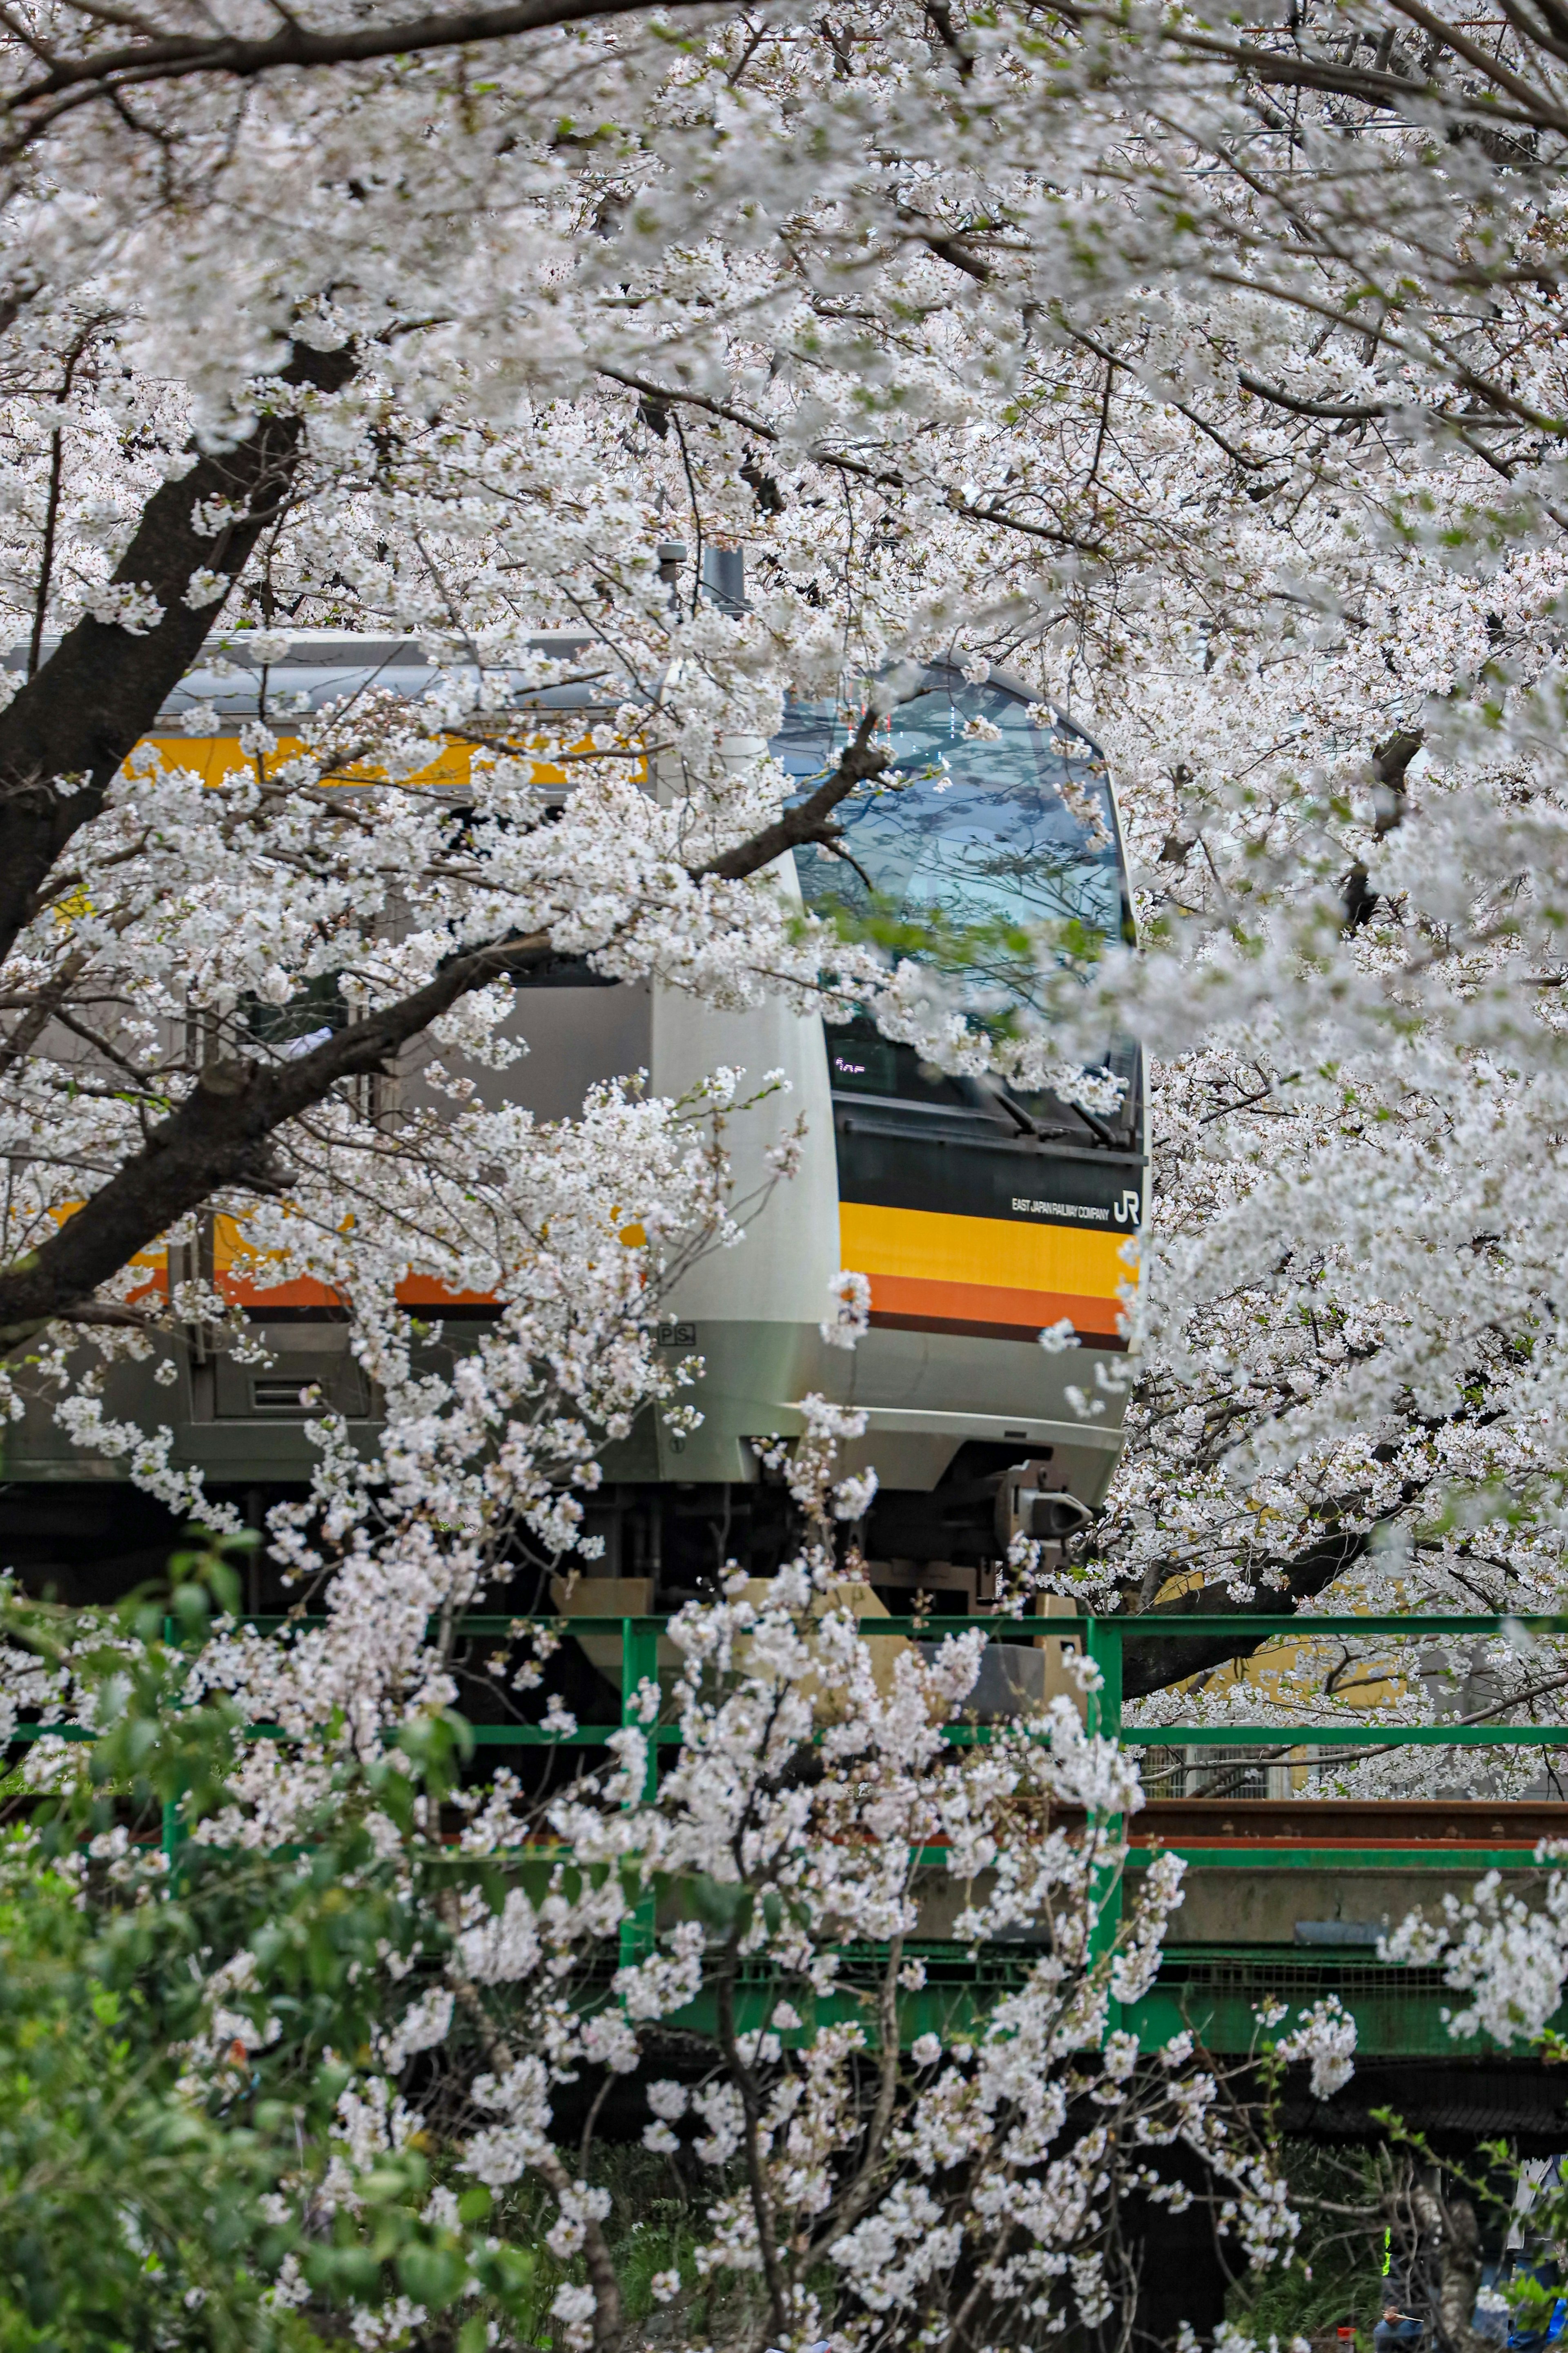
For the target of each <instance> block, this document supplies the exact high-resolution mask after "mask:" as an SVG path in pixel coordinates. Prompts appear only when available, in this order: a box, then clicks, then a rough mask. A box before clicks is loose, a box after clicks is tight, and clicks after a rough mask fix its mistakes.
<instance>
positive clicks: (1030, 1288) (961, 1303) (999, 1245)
mask: <svg viewBox="0 0 1568 2353" xmlns="http://www.w3.org/2000/svg"><path fill="white" fill-rule="evenodd" d="M838 1239H839V1256H840V1261H841V1262H842V1264H843V1265H844V1266H845V1267H846V1268H847V1269H848V1270H849V1271H853V1272H855V1273H858V1274H864V1275H867V1276H868V1277H869V1278H870V1283H871V1314H872V1316H873V1318H874V1319H876V1320H877V1321H879V1322H886V1323H892V1324H910V1325H913V1326H916V1327H918V1328H924V1329H930V1330H944V1329H945V1330H949V1331H966V1332H973V1333H1000V1332H1006V1333H1011V1334H1015V1335H1016V1336H1017V1337H1019V1338H1021V1339H1023V1338H1029V1337H1032V1335H1034V1334H1035V1333H1036V1332H1037V1331H1040V1330H1042V1329H1043V1328H1044V1327H1045V1326H1046V1325H1047V1324H1059V1323H1060V1322H1062V1320H1063V1319H1064V1318H1066V1319H1067V1320H1068V1321H1069V1322H1070V1323H1071V1324H1072V1326H1073V1329H1074V1330H1075V1331H1076V1332H1078V1333H1079V1334H1081V1335H1083V1337H1084V1338H1086V1339H1090V1340H1096V1341H1099V1342H1100V1343H1102V1344H1103V1343H1107V1342H1109V1343H1110V1344H1111V1345H1115V1344H1117V1342H1118V1341H1119V1340H1120V1339H1121V1324H1122V1316H1123V1310H1122V1302H1121V1293H1122V1290H1123V1288H1124V1287H1125V1286H1127V1285H1129V1284H1131V1283H1132V1282H1136V1280H1137V1273H1136V1269H1135V1267H1134V1266H1133V1265H1131V1264H1130V1263H1129V1261H1128V1260H1127V1259H1125V1258H1123V1256H1122V1254H1121V1253H1122V1250H1123V1248H1124V1246H1125V1242H1126V1240H1127V1237H1125V1236H1124V1235H1121V1234H1118V1233H1094V1232H1085V1231H1084V1230H1082V1229H1081V1228H1079V1227H1075V1226H1053V1225H1045V1224H1041V1225H1024V1224H1021V1223H1018V1222H1016V1221H1015V1220H1014V1219H1008V1218H963V1217H950V1216H946V1215H944V1214H942V1213H941V1212H939V1211H935V1210H931V1209H888V1208H877V1207H874V1206H872V1205H871V1204H869V1203H867V1202H862V1201H845V1202H843V1203H841V1204H840V1207H839V1211H838Z"/></svg>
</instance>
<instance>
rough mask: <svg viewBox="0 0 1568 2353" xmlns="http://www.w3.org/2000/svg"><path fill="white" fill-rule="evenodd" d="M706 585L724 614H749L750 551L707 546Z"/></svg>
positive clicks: (704, 579)
mask: <svg viewBox="0 0 1568 2353" xmlns="http://www.w3.org/2000/svg"><path fill="white" fill-rule="evenodd" d="M702 586H703V587H704V589H705V590H706V591H707V593H708V595H709V596H710V597H711V598H712V599H713V602H714V603H715V605H717V606H718V607H719V610H720V611H721V613H749V612H750V611H751V609H752V608H751V607H750V606H749V605H748V604H747V602H746V551H745V549H744V548H743V547H705V548H704V549H703V551H702Z"/></svg>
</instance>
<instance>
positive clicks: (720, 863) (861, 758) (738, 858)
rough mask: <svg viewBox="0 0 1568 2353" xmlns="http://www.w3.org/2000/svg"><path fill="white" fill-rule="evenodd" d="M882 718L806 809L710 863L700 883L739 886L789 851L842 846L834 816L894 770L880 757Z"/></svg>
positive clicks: (867, 718) (864, 727) (867, 719)
mask: <svg viewBox="0 0 1568 2353" xmlns="http://www.w3.org/2000/svg"><path fill="white" fill-rule="evenodd" d="M881 715H882V714H881V713H880V712H876V711H868V712H866V713H865V714H864V716H863V717H862V719H861V721H860V724H859V725H858V727H857V729H856V730H855V740H854V742H853V743H851V744H846V745H845V746H844V749H843V751H842V752H840V754H838V765H837V767H836V768H835V769H834V771H833V773H832V775H831V776H826V777H825V778H824V779H823V781H822V783H821V784H820V785H818V786H817V787H816V791H815V792H814V793H812V794H810V795H808V797H806V798H805V800H804V801H802V802H801V803H800V805H799V807H796V808H792V809H785V811H784V815H783V816H782V817H781V818H775V820H774V821H773V824H772V825H765V826H763V829H762V831H761V832H760V833H753V834H752V837H751V839H750V840H749V841H742V842H741V843H740V844H739V845H738V847H737V848H735V849H727V850H726V851H725V852H724V854H723V856H722V857H721V858H712V859H710V860H709V861H708V863H707V865H706V866H700V867H699V868H698V869H697V870H696V871H697V877H698V880H699V881H702V880H703V879H704V878H706V877H707V876H709V875H712V876H714V877H715V878H716V879H717V880H718V881H725V882H738V881H741V880H742V877H743V876H745V875H747V874H754V873H755V872H756V871H757V869H758V868H759V867H761V866H769V865H771V864H772V863H773V860H774V859H775V858H782V857H783V856H784V852H785V850H786V849H802V848H804V846H805V844H806V843H807V842H820V843H822V844H824V845H825V846H826V847H827V848H829V849H832V848H835V847H836V846H837V840H838V834H839V828H838V827H837V826H836V825H834V824H833V823H832V822H831V819H832V816H833V812H834V810H835V809H836V808H837V807H838V804H839V803H840V801H842V800H845V799H847V797H848V796H849V794H850V793H852V792H853V791H854V789H855V787H856V786H857V785H859V784H864V783H865V782H866V781H867V780H868V778H869V777H871V776H880V775H881V773H882V771H883V769H884V768H885V767H886V766H887V765H888V754H887V753H886V752H879V751H877V750H876V749H875V748H874V747H873V745H872V743H871V733H872V730H873V728H874V727H875V726H876V724H877V722H878V720H879V717H881Z"/></svg>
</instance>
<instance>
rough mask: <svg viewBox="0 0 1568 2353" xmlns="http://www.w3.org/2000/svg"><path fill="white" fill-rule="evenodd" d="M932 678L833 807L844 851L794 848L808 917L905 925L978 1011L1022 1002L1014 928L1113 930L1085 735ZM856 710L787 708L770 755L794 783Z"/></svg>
mask: <svg viewBox="0 0 1568 2353" xmlns="http://www.w3.org/2000/svg"><path fill="white" fill-rule="evenodd" d="M927 675H928V680H929V679H931V677H932V676H933V674H932V673H930V672H928V674H927ZM934 675H935V677H936V678H937V679H938V680H940V681H941V682H940V684H938V685H936V686H934V687H932V688H931V691H927V692H925V693H923V694H921V695H920V696H919V697H918V698H917V699H916V700H915V701H914V702H907V703H904V704H903V705H902V706H901V707H900V709H899V710H897V711H895V712H892V713H891V714H890V716H889V720H888V722H887V723H886V726H885V730H883V731H881V732H879V735H878V738H877V740H878V742H879V744H884V745H885V746H886V748H887V750H888V751H889V754H891V758H892V766H891V768H890V769H889V770H888V771H887V772H886V773H885V776H884V777H883V778H880V779H879V780H878V782H877V783H876V784H874V785H870V786H863V787H862V788H861V790H860V791H859V792H858V793H857V795H856V796H855V797H854V799H853V800H852V801H850V802H849V803H848V804H847V806H846V807H844V808H843V809H841V810H840V812H839V820H840V822H841V824H842V825H843V827H844V846H845V849H847V852H848V853H849V855H848V857H847V858H839V857H836V856H834V855H833V854H832V852H830V851H828V850H825V849H816V848H811V849H799V850H797V851H796V852H795V868H796V871H797V873H798V874H799V877H800V887H801V892H802V894H803V896H804V897H805V902H806V904H807V906H808V907H810V908H812V909H813V910H814V912H815V913H818V914H822V915H832V914H841V915H846V916H848V917H850V918H851V919H853V920H855V921H856V923H857V927H860V926H863V925H864V924H865V923H868V922H870V923H873V924H874V925H875V924H876V923H878V921H879V919H880V922H881V923H883V924H885V925H889V926H891V927H893V929H892V931H891V932H890V933H889V940H890V944H898V943H897V935H896V927H897V926H898V925H899V924H900V923H907V924H909V925H910V926H916V925H918V926H920V927H921V930H922V931H923V932H924V933H926V934H928V939H929V944H928V946H927V948H926V953H927V955H931V956H933V957H934V958H935V960H937V961H938V962H940V963H942V964H943V965H946V966H947V967H948V969H949V971H950V973H951V975H952V978H953V979H954V980H955V981H956V982H957V983H958V985H959V987H960V993H961V994H962V995H963V996H964V997H967V998H969V999H970V1000H971V1002H972V1003H973V1009H974V1010H975V1011H976V1012H978V1013H982V1014H984V1012H985V1011H987V1010H992V1009H994V1010H998V1011H999V1010H1000V1009H1001V1005H1000V1003H998V1002H997V1001H996V1000H997V999H1002V1000H1011V1001H1013V1002H1016V1001H1017V999H1018V997H1019V995H1020V994H1024V995H1026V994H1027V986H1028V984H1027V971H1028V965H1029V961H1030V959H1029V956H1028V955H1027V953H1026V952H1021V944H1020V943H1019V941H1018V939H1017V936H1016V935H1017V929H1018V927H1019V926H1026V927H1027V928H1028V929H1029V930H1031V931H1033V930H1035V929H1036V927H1037V926H1041V925H1051V924H1068V925H1072V926H1076V927H1078V928H1079V929H1080V930H1081V931H1082V932H1084V933H1088V934H1096V935H1098V936H1100V937H1102V938H1103V937H1105V936H1108V935H1109V936H1110V937H1112V938H1115V937H1118V936H1120V934H1121V931H1122V929H1123V892H1122V880H1121V857H1120V853H1119V850H1118V846H1117V840H1116V821H1115V818H1114V815H1113V813H1112V809H1111V804H1110V783H1109V779H1108V777H1107V776H1106V771H1105V764H1104V762H1103V760H1102V759H1101V758H1100V755H1099V754H1098V753H1097V752H1096V750H1095V748H1094V746H1093V745H1092V744H1090V743H1089V742H1088V740H1087V739H1086V738H1085V737H1083V736H1081V735H1079V734H1077V733H1074V732H1069V731H1068V729H1067V728H1066V727H1064V726H1060V725H1047V726H1043V727H1042V726H1037V725H1035V724H1034V723H1033V722H1032V721H1031V719H1030V717H1029V707H1028V705H1027V704H1026V703H1025V702H1024V701H1023V699H1022V697H1021V696H1019V695H1016V694H1015V693H1012V692H1011V691H1008V690H1007V689H1005V688H1004V687H999V686H994V685H991V684H985V685H979V686H976V685H973V684H970V683H969V682H968V681H965V680H963V679H962V678H961V677H960V676H959V675H958V674H957V673H956V672H953V673H952V683H951V685H949V683H948V681H947V678H946V676H945V675H944V674H942V673H940V672H939V673H935V674H934ZM857 716H858V714H850V713H847V712H844V711H843V710H842V708H841V707H840V706H838V705H837V704H834V703H828V702H819V703H792V704H791V705H790V706H789V708H788V710H787V711H786V712H785V715H784V728H783V730H782V732H781V733H780V734H779V735H778V736H777V737H775V739H774V742H773V751H774V754H775V755H776V757H777V758H778V759H779V760H780V761H781V762H782V763H783V765H784V767H785V768H787V769H788V770H789V772H790V774H791V775H792V776H796V777H798V778H799V779H800V783H801V786H803V787H809V786H810V784H811V783H812V782H813V780H815V779H816V778H818V777H820V776H823V775H824V774H825V773H826V771H827V770H829V769H830V768H831V767H832V765H833V763H834V762H835V761H836V760H837V756H838V754H839V752H840V751H841V750H842V748H843V746H844V745H845V744H847V742H848V740H849V738H850V735H851V734H852V733H853V729H854V724H855V718H856V717H857ZM850 860H853V863H851V862H850ZM916 952H917V953H919V952H920V951H919V949H918V948H917V951H916Z"/></svg>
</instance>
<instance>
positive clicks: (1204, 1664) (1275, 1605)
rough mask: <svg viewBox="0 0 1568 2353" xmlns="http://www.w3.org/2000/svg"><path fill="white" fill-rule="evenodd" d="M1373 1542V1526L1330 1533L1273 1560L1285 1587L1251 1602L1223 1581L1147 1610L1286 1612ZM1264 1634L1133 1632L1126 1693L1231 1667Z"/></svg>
mask: <svg viewBox="0 0 1568 2353" xmlns="http://www.w3.org/2000/svg"><path fill="white" fill-rule="evenodd" d="M1371 1542H1372V1531H1371V1530H1370V1529H1357V1530H1354V1531H1352V1532H1351V1533H1349V1534H1346V1535H1335V1536H1325V1537H1324V1538H1323V1540H1322V1542H1321V1544H1315V1545H1313V1546H1310V1548H1309V1549H1308V1550H1307V1551H1306V1552H1304V1553H1302V1554H1301V1555H1300V1557H1299V1558H1298V1559H1296V1560H1294V1561H1291V1562H1289V1564H1286V1563H1284V1562H1280V1563H1277V1564H1270V1567H1271V1568H1272V1569H1274V1570H1275V1571H1277V1572H1278V1571H1283V1574H1284V1579H1285V1582H1284V1584H1283V1586H1274V1587H1268V1588H1259V1589H1258V1591H1256V1592H1255V1593H1254V1596H1253V1599H1251V1600H1250V1601H1237V1600H1234V1599H1232V1597H1231V1596H1230V1595H1229V1594H1228V1593H1227V1592H1226V1589H1225V1587H1224V1586H1223V1585H1205V1586H1204V1587H1203V1588H1201V1589H1200V1590H1199V1591H1198V1592H1196V1593H1193V1594H1184V1596H1183V1597H1182V1599H1181V1600H1180V1601H1172V1602H1168V1603H1166V1604H1165V1605H1164V1606H1163V1608H1161V1609H1151V1610H1149V1611H1148V1612H1147V1613H1146V1614H1147V1616H1148V1617H1149V1618H1151V1619H1152V1620H1163V1621H1165V1622H1169V1620H1172V1619H1173V1618H1180V1619H1189V1618H1191V1619H1195V1620H1199V1621H1200V1622H1201V1621H1202V1620H1204V1619H1205V1618H1278V1617H1283V1616H1285V1615H1286V1614H1287V1613H1288V1612H1289V1611H1290V1610H1292V1609H1297V1608H1298V1607H1299V1606H1300V1603H1302V1602H1303V1601H1311V1600H1314V1599H1316V1598H1317V1596H1318V1595H1319V1594H1320V1593H1321V1592H1322V1591H1323V1590H1324V1589H1325V1588H1327V1587H1328V1586H1331V1584H1332V1583H1333V1581H1334V1579H1335V1577H1342V1576H1343V1575H1344V1572H1345V1570H1346V1569H1347V1568H1351V1567H1354V1565H1355V1563H1356V1562H1357V1561H1358V1560H1360V1559H1361V1558H1362V1557H1363V1555H1364V1554H1365V1552H1366V1550H1367V1547H1368V1546H1369V1545H1370V1544H1371ZM1265 1573H1266V1574H1267V1573H1268V1571H1267V1570H1266V1572H1265ZM1303 1622H1304V1623H1308V1624H1310V1620H1304V1621H1303ZM1262 1639H1263V1638H1262V1637H1261V1636H1258V1635H1250V1634H1245V1633H1243V1634H1212V1635H1207V1636H1205V1635H1202V1634H1194V1636H1193V1637H1192V1639H1191V1640H1190V1641H1189V1640H1187V1639H1186V1638H1184V1639H1183V1640H1182V1641H1179V1642H1173V1641H1169V1640H1168V1639H1167V1640H1162V1639H1161V1638H1160V1637H1158V1636H1156V1637H1154V1638H1152V1640H1150V1641H1144V1642H1141V1641H1139V1640H1138V1638H1137V1636H1136V1635H1132V1636H1131V1637H1130V1638H1129V1639H1128V1640H1127V1641H1126V1642H1125V1643H1124V1644H1123V1647H1122V1659H1121V1676H1122V1686H1121V1687H1122V1694H1123V1696H1124V1697H1125V1698H1127V1699H1146V1698H1147V1697H1148V1695H1149V1694H1150V1693H1151V1692H1157V1691H1167V1690H1168V1689H1169V1688H1170V1686H1171V1684H1172V1683H1182V1682H1184V1681H1185V1679H1186V1677H1187V1676H1188V1675H1200V1674H1207V1673H1210V1672H1212V1671H1213V1669H1214V1668H1215V1667H1224V1666H1228V1665H1229V1663H1230V1662H1231V1661H1232V1660H1233V1659H1249V1658H1250V1657H1251V1656H1252V1654H1253V1652H1254V1651H1256V1650H1258V1647H1259V1645H1260V1642H1261V1641H1262Z"/></svg>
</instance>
